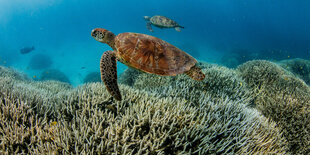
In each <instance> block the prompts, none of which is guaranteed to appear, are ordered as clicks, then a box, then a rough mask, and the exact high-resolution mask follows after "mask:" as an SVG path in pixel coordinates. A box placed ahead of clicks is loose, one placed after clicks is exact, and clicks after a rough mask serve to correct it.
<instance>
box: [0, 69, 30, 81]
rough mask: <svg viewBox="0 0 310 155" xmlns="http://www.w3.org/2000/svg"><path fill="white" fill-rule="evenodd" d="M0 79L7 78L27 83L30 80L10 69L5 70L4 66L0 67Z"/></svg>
mask: <svg viewBox="0 0 310 155" xmlns="http://www.w3.org/2000/svg"><path fill="white" fill-rule="evenodd" d="M0 77H9V78H11V79H14V80H19V81H20V80H22V81H27V80H30V79H29V78H28V77H27V75H26V74H24V73H19V72H17V71H16V70H14V69H12V68H7V67H4V66H0Z"/></svg>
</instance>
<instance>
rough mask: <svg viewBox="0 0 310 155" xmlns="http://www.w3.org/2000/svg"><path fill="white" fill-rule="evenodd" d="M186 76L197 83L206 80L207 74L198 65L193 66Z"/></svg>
mask: <svg viewBox="0 0 310 155" xmlns="http://www.w3.org/2000/svg"><path fill="white" fill-rule="evenodd" d="M185 74H186V75H188V76H189V77H191V78H192V79H194V80H197V81H202V80H203V79H204V78H205V74H203V72H202V71H201V69H200V68H199V67H197V66H196V65H195V66H193V67H192V68H191V69H190V70H189V71H187V72H185Z"/></svg>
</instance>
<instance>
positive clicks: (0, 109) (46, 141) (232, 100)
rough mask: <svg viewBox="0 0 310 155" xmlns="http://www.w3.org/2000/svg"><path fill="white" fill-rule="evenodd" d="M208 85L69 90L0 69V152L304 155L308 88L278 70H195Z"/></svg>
mask: <svg viewBox="0 0 310 155" xmlns="http://www.w3.org/2000/svg"><path fill="white" fill-rule="evenodd" d="M198 65H199V66H200V68H202V72H203V73H204V74H205V75H206V78H205V79H204V80H203V81H201V82H197V81H194V80H191V79H190V78H189V77H187V76H185V75H178V76H175V77H160V76H155V75H151V74H145V73H142V72H139V71H136V70H133V69H128V70H126V71H125V72H124V73H123V74H122V75H121V77H120V80H119V81H120V83H119V88H120V90H121V92H123V93H122V95H123V100H122V101H116V100H114V99H113V98H111V95H110V94H109V93H108V91H107V90H106V88H105V87H104V85H103V83H99V82H96V83H87V84H84V85H83V86H80V87H78V88H72V87H71V85H70V84H68V83H62V82H57V81H33V80H31V79H30V78H27V76H25V75H24V74H22V73H19V72H16V71H14V70H11V69H8V68H5V67H0V76H1V78H0V97H1V98H0V104H1V105H0V119H1V121H0V133H1V134H0V141H1V143H0V152H1V154H14V153H27V154H89V153H90V154H111V153H115V154H229V153H232V154H305V153H306V152H308V151H309V149H310V145H309V139H310V134H309V133H307V132H308V131H310V126H309V124H310V122H309V120H310V111H309V109H310V107H309V106H310V103H309V99H310V88H309V86H308V85H306V83H305V82H304V81H302V80H301V79H299V78H298V77H297V76H295V75H294V74H293V73H291V72H289V71H288V70H286V69H284V68H282V67H280V66H279V65H277V64H275V63H272V62H269V61H262V60H254V61H248V62H246V63H244V64H241V65H239V66H238V67H237V68H236V69H228V68H226V67H222V66H217V65H210V64H206V63H201V62H200V63H199V64H198Z"/></svg>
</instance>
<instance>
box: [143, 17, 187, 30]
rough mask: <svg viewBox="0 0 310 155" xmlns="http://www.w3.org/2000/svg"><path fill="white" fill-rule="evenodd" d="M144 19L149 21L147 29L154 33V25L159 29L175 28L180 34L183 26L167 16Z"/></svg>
mask: <svg viewBox="0 0 310 155" xmlns="http://www.w3.org/2000/svg"><path fill="white" fill-rule="evenodd" d="M144 19H145V20H146V21H147V23H146V28H147V29H148V30H150V31H151V32H153V29H152V25H154V26H156V27H159V28H174V29H175V30H176V31H178V32H180V31H181V28H184V27H183V26H181V25H179V24H178V23H177V22H175V21H173V20H172V19H170V18H167V17H165V16H158V15H156V16H153V17H149V16H144Z"/></svg>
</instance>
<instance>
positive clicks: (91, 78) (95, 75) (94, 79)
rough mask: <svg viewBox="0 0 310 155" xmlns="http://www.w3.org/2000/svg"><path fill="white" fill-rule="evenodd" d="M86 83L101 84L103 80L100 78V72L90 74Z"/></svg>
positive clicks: (85, 80) (86, 78)
mask: <svg viewBox="0 0 310 155" xmlns="http://www.w3.org/2000/svg"><path fill="white" fill-rule="evenodd" d="M83 82H84V83H88V82H101V78H100V72H90V73H88V74H87V75H86V76H85V78H84V80H83Z"/></svg>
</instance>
